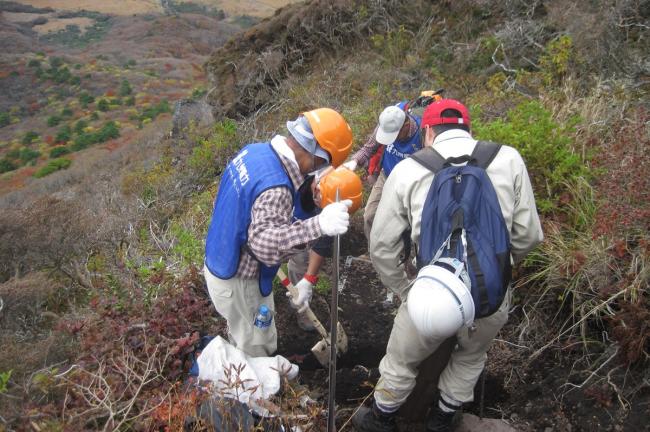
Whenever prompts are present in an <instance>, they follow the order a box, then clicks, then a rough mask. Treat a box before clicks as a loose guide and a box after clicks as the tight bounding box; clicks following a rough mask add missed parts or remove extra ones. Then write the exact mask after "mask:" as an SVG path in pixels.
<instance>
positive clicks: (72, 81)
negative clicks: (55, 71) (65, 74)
mask: <svg viewBox="0 0 650 432" xmlns="http://www.w3.org/2000/svg"><path fill="white" fill-rule="evenodd" d="M68 83H70V85H79V84H81V78H79V77H78V76H76V75H73V76H71V77H70V79H69V80H68Z"/></svg>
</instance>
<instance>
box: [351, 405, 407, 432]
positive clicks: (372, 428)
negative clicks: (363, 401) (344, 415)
mask: <svg viewBox="0 0 650 432" xmlns="http://www.w3.org/2000/svg"><path fill="white" fill-rule="evenodd" d="M352 424H353V425H354V427H355V429H356V430H357V431H359V432H397V425H396V424H395V413H391V414H386V413H383V412H381V411H380V410H379V408H377V406H376V405H375V404H372V408H368V407H361V408H359V410H358V411H357V413H356V414H355V415H353V416H352Z"/></svg>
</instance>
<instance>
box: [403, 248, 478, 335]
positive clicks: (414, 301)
mask: <svg viewBox="0 0 650 432" xmlns="http://www.w3.org/2000/svg"><path fill="white" fill-rule="evenodd" d="M471 284H472V283H471V281H470V278H469V275H468V274H467V270H466V269H465V265H464V264H463V263H462V262H461V261H459V260H457V259H455V258H440V259H439V260H437V261H436V262H434V263H433V264H430V265H427V266H425V267H422V269H421V270H420V271H419V273H418V277H417V279H416V280H415V282H414V283H413V286H412V287H411V290H410V291H409V293H408V297H407V305H406V306H407V309H408V313H409V316H410V317H411V321H413V324H414V325H415V327H416V328H417V329H418V332H420V334H421V335H422V336H424V337H427V338H429V337H431V338H433V337H436V338H438V337H439V338H448V337H450V336H452V335H454V334H456V332H458V330H460V328H461V327H462V326H468V327H469V326H470V325H472V323H473V322H474V301H473V300H472V294H471Z"/></svg>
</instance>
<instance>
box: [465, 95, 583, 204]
mask: <svg viewBox="0 0 650 432" xmlns="http://www.w3.org/2000/svg"><path fill="white" fill-rule="evenodd" d="M474 118H475V120H474V121H473V122H472V131H473V133H474V135H475V136H476V137H477V138H479V139H484V140H491V141H497V142H501V143H504V144H508V145H511V146H513V147H515V148H516V149H517V150H518V151H519V152H520V153H521V156H522V157H523V158H524V160H525V162H526V166H527V167H528V171H529V173H530V177H531V181H532V183H533V187H534V189H535V195H536V198H537V206H538V208H539V209H540V210H541V211H542V212H548V211H552V210H554V209H556V208H557V205H558V200H559V197H560V195H561V194H562V192H564V191H566V185H567V184H568V183H575V182H576V181H577V180H578V179H580V178H582V177H584V178H588V177H589V176H590V172H589V170H588V168H587V167H586V165H585V164H584V162H583V161H582V158H581V157H580V155H578V154H576V153H575V152H574V151H573V146H572V145H573V140H572V138H571V137H572V133H573V129H574V126H575V125H576V123H577V122H578V118H570V119H567V122H566V123H564V124H560V123H557V122H556V121H555V120H553V118H552V117H551V113H550V112H549V111H548V110H546V109H545V108H544V107H543V106H542V104H541V103H540V102H538V101H530V102H525V103H522V104H520V105H518V106H517V107H515V108H513V109H511V110H510V111H508V114H507V118H506V119H505V120H504V119H497V120H494V121H492V122H488V123H483V122H481V120H480V115H479V116H474Z"/></svg>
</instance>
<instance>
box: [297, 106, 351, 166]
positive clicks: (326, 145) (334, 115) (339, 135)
mask: <svg viewBox="0 0 650 432" xmlns="http://www.w3.org/2000/svg"><path fill="white" fill-rule="evenodd" d="M303 115H304V116H305V117H306V118H307V121H308V122H309V126H311V130H312V132H313V133H314V138H316V142H318V145H319V146H321V147H322V148H323V150H325V151H326V152H328V153H329V154H330V157H331V160H330V162H331V164H332V166H334V167H338V166H339V165H341V164H342V163H343V161H345V159H347V157H348V154H350V149H351V148H352V129H350V125H348V122H346V121H345V119H344V118H343V116H342V115H341V114H339V113H338V112H336V111H334V110H333V109H331V108H318V109H315V110H311V111H306V112H304V113H303Z"/></svg>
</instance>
